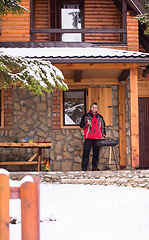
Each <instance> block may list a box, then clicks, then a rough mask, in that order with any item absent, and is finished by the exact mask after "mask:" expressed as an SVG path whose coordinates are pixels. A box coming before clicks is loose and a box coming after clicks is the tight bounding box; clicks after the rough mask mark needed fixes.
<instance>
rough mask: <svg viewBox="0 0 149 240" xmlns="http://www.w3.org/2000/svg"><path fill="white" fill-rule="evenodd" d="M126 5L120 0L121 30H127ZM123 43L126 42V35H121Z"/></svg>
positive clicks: (123, 0)
mask: <svg viewBox="0 0 149 240" xmlns="http://www.w3.org/2000/svg"><path fill="white" fill-rule="evenodd" d="M126 18H127V3H126V1H125V0H122V28H124V29H127V19H126ZM123 41H127V34H123Z"/></svg>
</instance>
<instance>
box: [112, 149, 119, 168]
mask: <svg viewBox="0 0 149 240" xmlns="http://www.w3.org/2000/svg"><path fill="white" fill-rule="evenodd" d="M112 152H113V156H114V161H115V165H116V169H117V170H118V166H119V163H118V160H117V154H116V150H115V147H112Z"/></svg>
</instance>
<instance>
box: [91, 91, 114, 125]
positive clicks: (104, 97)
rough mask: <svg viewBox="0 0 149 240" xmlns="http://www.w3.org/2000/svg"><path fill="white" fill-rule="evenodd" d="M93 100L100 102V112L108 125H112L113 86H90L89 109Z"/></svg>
mask: <svg viewBox="0 0 149 240" xmlns="http://www.w3.org/2000/svg"><path fill="white" fill-rule="evenodd" d="M93 102H97V103H98V105H99V109H98V112H99V113H100V114H101V115H102V116H103V118H104V120H105V123H106V126H112V88H97V87H96V88H89V89H88V104H89V105H88V110H89V109H90V105H91V103H93Z"/></svg>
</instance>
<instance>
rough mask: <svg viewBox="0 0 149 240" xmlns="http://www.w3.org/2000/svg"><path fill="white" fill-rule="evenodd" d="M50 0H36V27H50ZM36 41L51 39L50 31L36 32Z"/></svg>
mask: <svg viewBox="0 0 149 240" xmlns="http://www.w3.org/2000/svg"><path fill="white" fill-rule="evenodd" d="M48 2H49V1H48V0H44V1H42V0H36V1H35V5H34V7H35V16H34V24H35V25H34V27H35V28H39V29H45V28H49V4H48ZM34 40H35V41H49V34H48V33H42V34H41V33H36V34H35V35H34Z"/></svg>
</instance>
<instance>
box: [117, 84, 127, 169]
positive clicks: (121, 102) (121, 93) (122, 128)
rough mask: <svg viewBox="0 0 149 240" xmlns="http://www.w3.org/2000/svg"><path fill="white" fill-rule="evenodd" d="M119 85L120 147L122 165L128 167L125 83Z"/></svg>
mask: <svg viewBox="0 0 149 240" xmlns="http://www.w3.org/2000/svg"><path fill="white" fill-rule="evenodd" d="M118 87H119V148H120V167H121V168H122V169H123V168H125V167H126V123H125V121H126V119H125V84H122V82H119V83H118Z"/></svg>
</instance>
